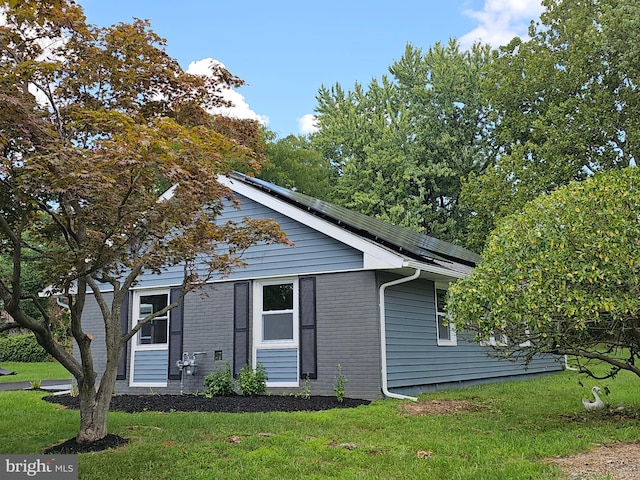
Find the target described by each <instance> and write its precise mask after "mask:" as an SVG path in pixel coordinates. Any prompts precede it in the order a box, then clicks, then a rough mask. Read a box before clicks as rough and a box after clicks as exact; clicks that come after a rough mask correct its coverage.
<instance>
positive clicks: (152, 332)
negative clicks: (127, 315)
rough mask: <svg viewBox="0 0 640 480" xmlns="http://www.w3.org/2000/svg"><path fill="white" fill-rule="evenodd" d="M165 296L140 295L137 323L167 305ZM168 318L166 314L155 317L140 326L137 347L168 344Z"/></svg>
mask: <svg viewBox="0 0 640 480" xmlns="http://www.w3.org/2000/svg"><path fill="white" fill-rule="evenodd" d="M168 300H169V299H168V296H167V294H159V295H141V296H140V301H139V304H138V318H137V321H138V322H139V321H140V320H143V319H145V318H146V317H148V316H149V315H151V314H153V313H155V312H159V311H160V310H162V309H163V308H165V307H166V306H167V305H168ZM168 329H169V318H168V316H167V314H164V315H162V316H160V317H156V318H154V319H153V320H150V321H149V322H147V323H146V324H144V325H143V326H142V328H141V329H140V331H139V332H138V345H158V344H166V343H168Z"/></svg>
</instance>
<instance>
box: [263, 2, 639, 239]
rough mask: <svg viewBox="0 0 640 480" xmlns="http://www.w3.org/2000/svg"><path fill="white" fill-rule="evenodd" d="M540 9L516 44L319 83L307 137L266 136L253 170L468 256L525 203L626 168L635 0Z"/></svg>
mask: <svg viewBox="0 0 640 480" xmlns="http://www.w3.org/2000/svg"><path fill="white" fill-rule="evenodd" d="M543 4H544V6H545V7H546V11H545V12H544V13H543V14H542V16H541V18H540V20H539V21H537V22H535V23H532V24H531V26H530V29H529V39H526V40H522V39H520V38H514V39H513V40H512V41H511V42H510V43H509V44H508V45H506V46H502V47H500V48H499V49H496V50H492V49H491V48H490V47H488V46H482V45H474V46H473V47H472V48H471V49H469V50H467V51H463V50H461V48H460V45H459V44H458V43H457V41H455V40H451V41H450V42H449V43H448V44H446V45H442V44H436V45H434V46H432V47H430V48H429V49H428V50H427V51H426V52H423V51H422V50H421V49H419V48H416V47H414V46H412V45H407V47H406V50H405V52H404V53H403V54H402V56H401V57H400V59H399V60H396V61H394V62H393V63H392V64H391V65H390V66H389V74H388V75H385V76H383V77H382V78H381V79H379V80H378V79H372V80H371V81H370V82H369V83H368V85H367V86H366V87H365V86H363V84H361V83H357V84H356V85H354V86H353V87H351V88H345V86H342V85H340V84H335V85H333V86H330V87H327V86H322V87H321V88H320V90H319V92H318V95H317V108H316V116H317V122H318V127H319V131H318V132H317V133H314V134H312V135H310V136H309V137H293V136H292V137H287V138H285V139H280V140H275V139H271V140H270V141H269V142H268V147H267V149H268V154H267V156H268V157H269V160H270V162H269V164H268V165H267V166H266V168H265V169H264V171H263V173H262V174H261V175H262V176H263V178H265V179H267V180H271V181H274V182H275V183H280V184H282V186H285V187H293V188H295V189H297V190H299V191H302V192H305V193H309V194H310V195H313V196H318V197H321V198H324V199H327V200H330V201H332V202H335V203H338V204H340V205H343V206H346V207H349V208H352V209H355V210H358V211H360V212H362V213H365V214H368V215H373V216H376V217H378V218H381V219H383V220H388V221H390V222H393V223H396V224H398V225H401V226H404V227H408V228H411V229H414V230H417V231H420V232H424V233H427V234H429V235H433V236H436V237H438V238H441V239H444V240H448V241H451V242H454V243H457V244H460V245H463V246H466V247H468V248H471V249H472V250H475V251H478V252H481V251H482V248H483V247H484V245H485V242H486V239H487V236H488V235H489V233H490V232H491V231H492V230H493V229H494V228H495V226H496V225H497V223H498V222H499V221H500V219H502V218H505V217H506V216H507V215H509V214H511V213H514V212H517V211H519V210H521V209H522V208H523V207H524V205H525V204H526V202H528V201H530V200H532V199H534V198H535V197H537V196H539V195H541V194H545V193H549V192H551V191H553V190H555V189H556V188H558V187H560V186H562V185H566V184H568V183H569V182H571V181H574V180H583V179H585V178H588V177H590V176H592V175H593V174H594V173H595V172H599V171H606V170H614V169H620V168H624V167H627V166H630V165H635V163H636V156H637V149H638V135H639V132H640V129H639V125H638V122H639V121H640V120H639V119H640V115H639V113H640V105H639V101H638V100H639V99H638V91H637V88H638V69H639V68H640V61H639V60H640V58H639V48H638V32H639V31H640V13H639V10H638V9H639V7H638V5H637V4H636V2H633V1H631V0H606V1H596V0H588V1H581V0H580V1H578V0H563V1H560V2H558V1H556V0H545V1H544V2H543ZM294 159H295V160H294Z"/></svg>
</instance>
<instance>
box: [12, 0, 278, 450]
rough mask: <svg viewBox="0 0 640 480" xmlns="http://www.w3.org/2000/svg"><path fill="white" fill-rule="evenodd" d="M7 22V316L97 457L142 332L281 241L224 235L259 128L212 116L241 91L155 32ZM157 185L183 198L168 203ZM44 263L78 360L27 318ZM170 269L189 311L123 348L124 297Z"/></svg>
mask: <svg viewBox="0 0 640 480" xmlns="http://www.w3.org/2000/svg"><path fill="white" fill-rule="evenodd" d="M0 9H2V11H3V13H4V14H5V18H6V22H5V24H4V25H3V26H2V27H0V47H1V48H0V152H1V155H0V211H1V212H0V213H1V214H0V254H1V255H2V256H3V258H9V259H10V265H11V267H10V268H9V269H8V271H3V272H1V273H2V276H1V277H0V300H1V301H2V302H3V304H4V308H5V309H6V311H7V312H8V313H9V314H10V315H11V317H12V319H13V322H15V323H16V324H17V325H19V326H20V327H21V328H26V329H29V330H31V331H32V332H33V333H34V334H35V337H36V339H37V340H38V343H39V344H40V345H42V346H43V347H44V349H45V350H46V351H47V352H48V353H49V354H50V355H52V356H53V357H54V358H55V359H57V360H58V361H59V362H60V363H61V364H62V365H64V366H65V367H66V368H67V370H69V372H71V373H72V374H73V376H74V377H75V379H76V380H77V384H78V391H79V398H80V428H79V432H78V435H77V437H76V438H77V441H78V443H80V444H87V443H91V442H94V441H97V440H99V439H101V438H103V437H105V436H106V435H107V413H108V411H109V405H110V401H111V396H112V394H113V391H114V386H115V380H116V375H117V367H118V363H119V361H120V358H121V357H122V352H123V348H124V345H125V344H126V343H127V342H128V341H129V340H130V339H131V338H132V337H133V336H134V335H136V334H137V332H138V331H139V330H140V328H141V327H142V326H143V325H144V324H145V323H147V322H149V321H151V320H152V319H153V318H155V317H157V316H159V315H164V314H166V312H167V311H168V310H170V309H172V308H174V307H176V306H177V305H178V303H179V302H180V301H182V297H183V296H184V295H185V294H187V293H188V292H189V291H191V290H193V289H194V288H197V287H198V286H200V285H202V283H203V282H205V281H207V279H209V278H210V277H211V276H212V275H217V274H219V273H223V274H224V273H226V272H229V271H230V270H232V269H233V268H235V267H238V266H241V265H242V260H241V258H240V255H241V253H242V251H243V250H245V249H246V248H248V247H249V246H251V245H253V244H255V243H256V242H261V241H264V242H286V239H285V237H284V235H283V233H282V232H281V231H280V229H279V228H278V226H277V225H276V224H275V222H273V221H270V220H249V219H245V220H244V222H241V223H226V224H217V223H216V215H217V213H218V212H219V211H220V210H221V208H223V205H224V202H226V201H227V200H230V201H233V198H232V196H231V193H230V192H229V191H228V190H227V189H226V188H224V187H223V186H222V185H221V184H220V183H219V182H218V181H217V177H218V175H220V174H225V173H228V172H229V170H230V169H231V168H232V165H236V164H238V163H241V162H244V163H246V164H248V165H251V164H255V163H257V162H259V161H260V160H261V158H260V155H259V153H256V151H255V150H254V149H253V148H252V144H251V142H250V139H253V138H256V135H257V134H251V132H250V128H251V126H250V125H248V124H246V123H243V124H242V125H241V126H237V128H235V127H234V128H232V125H231V124H232V123H233V122H232V121H231V120H227V121H215V119H211V117H210V116H209V115H207V114H206V110H205V109H206V108H207V107H213V106H216V105H221V104H223V103H224V101H223V99H222V98H220V96H219V93H218V92H219V91H220V89H221V88H223V87H225V86H235V85H239V84H241V83H242V82H241V81H240V80H239V79H238V78H236V77H234V76H233V75H231V74H230V73H229V72H227V71H226V70H224V69H222V68H219V67H215V66H212V71H211V73H212V75H211V76H210V77H200V76H194V75H189V74H187V73H185V72H184V71H183V70H182V69H181V68H180V66H179V65H178V63H177V62H176V61H175V60H174V59H173V58H171V57H169V56H168V55H167V54H166V52H165V49H164V48H165V44H164V41H163V40H162V39H161V38H159V37H158V36H157V35H155V34H154V33H153V32H152V31H151V30H150V28H149V25H148V23H147V22H145V21H141V20H135V21H134V22H133V23H130V24H127V23H121V24H118V25H114V26H111V27H107V28H99V27H95V26H91V25H87V23H86V20H85V17H84V14H83V11H82V9H81V7H79V6H78V5H77V4H75V3H74V2H73V1H71V0H55V1H50V2H42V1H35V0H33V1H30V0H25V1H20V2H16V1H2V2H0ZM32 92H33V93H32ZM253 128H257V125H255V124H254V126H253ZM221 131H226V132H233V134H231V133H229V134H228V135H225V134H223V133H221ZM162 185H172V186H173V194H172V195H165V196H163V195H161V194H162V191H163V189H162V187H161V186H162ZM205 207H206V208H205ZM177 232H179V233H180V234H179V235H177V234H176V233H177ZM36 257H38V258H39V259H40V260H39V266H40V271H41V272H42V277H41V279H42V282H43V283H44V284H46V285H50V286H51V289H52V291H55V292H57V293H58V294H60V295H61V296H62V297H63V298H64V300H65V302H66V303H67V304H68V305H69V314H70V322H71V333H72V335H73V339H74V342H75V344H76V346H77V350H78V352H79V356H78V357H74V356H72V355H70V354H69V353H68V352H67V350H66V348H65V346H64V345H63V344H61V343H60V342H59V341H58V340H57V339H56V337H55V335H54V331H53V330H52V322H51V319H50V318H49V315H48V314H47V312H46V311H44V310H42V309H40V310H38V312H37V314H36V313H33V311H30V310H28V309H27V308H25V300H27V299H28V298H29V297H30V296H32V293H33V291H29V290H26V287H25V286H26V277H28V276H29V271H28V264H29V262H30V261H31V259H33V258H36ZM203 262H204V263H203ZM174 265H180V266H182V267H183V269H184V277H183V283H182V295H181V296H180V298H179V299H178V300H176V301H174V302H172V303H170V304H169V305H167V307H166V308H164V309H162V310H161V311H159V312H156V313H154V314H152V315H149V316H147V317H146V318H144V319H142V321H140V322H139V323H138V324H136V325H135V326H133V328H132V329H130V330H129V331H128V332H126V333H125V334H123V333H122V330H121V323H120V319H121V315H122V311H121V310H122V304H123V300H124V298H125V296H126V295H127V294H128V293H127V292H128V290H129V289H130V288H131V287H132V285H134V283H135V282H136V281H137V279H138V278H139V276H140V275H141V274H142V272H143V271H144V272H155V273H159V272H161V271H162V269H163V268H165V267H168V266H174ZM104 290H110V293H108V294H104V293H102V292H103V291H104ZM90 292H93V293H92V295H93V298H94V299H95V301H96V302H97V304H98V306H99V310H100V312H101V315H102V320H103V325H104V332H105V345H104V346H103V348H104V349H105V350H106V367H105V369H104V371H102V372H100V375H99V374H98V372H96V371H95V370H94V363H93V357H92V341H93V336H92V334H91V333H90V332H86V331H85V330H84V329H83V312H84V307H85V304H86V302H87V301H88V299H89V294H90Z"/></svg>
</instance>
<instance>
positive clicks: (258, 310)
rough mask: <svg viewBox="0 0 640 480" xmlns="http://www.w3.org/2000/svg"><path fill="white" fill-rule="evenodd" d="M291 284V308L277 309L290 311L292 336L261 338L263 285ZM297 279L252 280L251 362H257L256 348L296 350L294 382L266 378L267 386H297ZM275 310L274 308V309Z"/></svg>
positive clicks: (283, 311)
mask: <svg viewBox="0 0 640 480" xmlns="http://www.w3.org/2000/svg"><path fill="white" fill-rule="evenodd" d="M285 283H288V284H291V285H293V309H291V310H289V309H287V310H277V312H280V313H288V312H289V311H290V312H291V313H292V322H293V325H292V327H293V338H292V339H287V340H263V322H262V314H263V310H262V306H263V303H262V300H263V287H265V286H269V285H282V284H285ZM298 302H299V294H298V279H297V277H283V278H277V279H270V280H255V281H254V282H253V349H252V364H253V366H254V367H255V365H256V364H257V362H258V350H275V349H279V348H295V349H296V350H297V351H298V355H297V356H296V358H297V360H296V381H295V382H270V381H269V380H267V387H298V386H299V384H300V382H299V377H300V358H299V353H300V338H299V337H300V308H299V305H298ZM274 311H275V310H274Z"/></svg>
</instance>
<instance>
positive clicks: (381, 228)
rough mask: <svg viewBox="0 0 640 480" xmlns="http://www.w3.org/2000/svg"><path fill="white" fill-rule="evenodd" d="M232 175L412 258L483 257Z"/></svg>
mask: <svg viewBox="0 0 640 480" xmlns="http://www.w3.org/2000/svg"><path fill="white" fill-rule="evenodd" d="M233 176H234V178H236V179H237V180H240V181H243V182H245V183H248V184H250V185H253V186H255V187H257V188H259V189H260V190H262V191H265V192H268V193H270V194H271V195H274V196H276V197H278V198H281V199H283V200H285V201H287V202H288V203H293V204H296V205H298V206H300V207H304V208H305V209H307V210H309V211H312V212H313V213H315V214H317V215H320V216H322V217H324V218H326V219H328V220H330V221H332V222H333V223H336V224H340V225H342V226H343V227H344V228H346V229H348V230H351V231H354V232H357V233H359V234H360V235H362V236H364V237H367V238H369V239H371V240H374V241H376V242H378V243H380V244H382V245H385V246H387V247H389V246H391V247H394V246H395V247H396V249H398V250H399V251H404V252H406V253H408V254H413V256H418V257H422V258H430V259H441V260H451V261H456V262H461V263H465V264H468V265H471V266H475V265H476V264H477V263H478V262H479V261H480V258H481V257H480V256H479V255H478V254H476V253H474V252H472V251H470V250H467V249H466V248H463V247H460V246H458V245H454V244H452V243H449V242H445V241H443V240H438V239H437V238H434V237H430V236H428V235H425V234H422V233H418V232H414V231H412V230H409V229H407V228H403V227H399V226H397V225H393V224H391V223H387V222H384V221H382V220H378V219H377V218H373V217H370V216H368V215H364V214H362V213H359V212H355V211H353V210H349V209H348V208H344V207H341V206H339V205H334V204H332V203H329V202H325V201H323V200H319V199H317V198H314V197H310V196H308V195H305V194H304V193H300V192H294V191H292V190H289V189H287V188H283V187H279V186H277V185H275V184H273V183H269V182H265V181H264V180H260V179H258V178H253V177H248V176H246V175H243V174H241V173H235V174H234V175H233Z"/></svg>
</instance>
